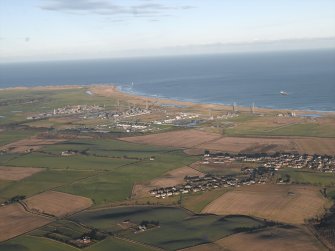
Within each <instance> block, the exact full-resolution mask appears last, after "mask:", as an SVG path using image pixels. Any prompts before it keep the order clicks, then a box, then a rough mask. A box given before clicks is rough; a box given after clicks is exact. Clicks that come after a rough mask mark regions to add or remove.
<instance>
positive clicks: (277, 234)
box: [182, 226, 327, 251]
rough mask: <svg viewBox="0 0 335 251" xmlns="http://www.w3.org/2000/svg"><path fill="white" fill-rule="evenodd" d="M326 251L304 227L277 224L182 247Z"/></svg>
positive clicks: (212, 250)
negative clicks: (197, 244)
mask: <svg viewBox="0 0 335 251" xmlns="http://www.w3.org/2000/svg"><path fill="white" fill-rule="evenodd" d="M207 250H208V251H220V250H230V251H239V250H251V251H267V250H273V251H282V250H304V251H305V250H306V251H322V250H323V251H326V250H327V249H325V247H324V246H322V244H320V243H319V242H318V240H317V239H316V238H315V237H314V236H313V235H312V234H311V233H310V232H308V230H306V229H304V227H293V226H276V227H271V228H266V229H264V230H263V229H261V230H256V231H253V232H250V233H239V234H235V235H232V236H228V237H225V238H222V239H220V240H218V241H216V242H214V243H211V244H204V245H200V246H196V247H191V248H186V249H182V251H207Z"/></svg>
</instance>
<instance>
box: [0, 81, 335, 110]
mask: <svg viewBox="0 0 335 251" xmlns="http://www.w3.org/2000/svg"><path fill="white" fill-rule="evenodd" d="M67 89H88V90H90V91H91V92H92V93H94V94H95V95H99V96H116V97H118V98H120V99H121V98H122V99H124V100H126V101H128V102H130V103H131V102H133V103H136V102H140V103H143V102H151V103H154V104H157V103H158V104H160V105H166V106H171V107H173V106H175V108H177V107H178V106H183V107H185V108H200V109H207V110H213V111H215V110H224V111H231V110H232V105H226V104H222V103H202V102H196V101H187V100H178V99H173V98H165V97H153V96H150V95H145V94H139V93H132V92H127V91H124V90H121V89H120V85H118V84H106V83H95V84H88V85H46V86H41V85H37V86H16V87H5V88H0V91H15V90H41V91H43V90H46V91H47V90H51V91H52V90H55V91H56V90H67ZM236 108H237V111H239V112H250V107H246V106H240V105H237V106H236ZM259 112H261V113H271V112H279V113H280V112H282V113H289V112H294V113H296V114H297V115H310V114H311V115H320V116H325V115H335V111H320V110H305V109H295V108H292V109H285V108H283V109H281V108H266V107H257V106H255V113H259Z"/></svg>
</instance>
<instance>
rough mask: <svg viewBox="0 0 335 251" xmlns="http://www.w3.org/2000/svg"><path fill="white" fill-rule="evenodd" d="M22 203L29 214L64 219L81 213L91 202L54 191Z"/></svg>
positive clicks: (35, 196)
mask: <svg viewBox="0 0 335 251" xmlns="http://www.w3.org/2000/svg"><path fill="white" fill-rule="evenodd" d="M24 202H25V204H26V205H27V207H28V208H29V210H30V211H31V212H39V213H43V214H47V215H52V216H56V217H64V216H66V215H70V214H73V213H75V212H78V211H82V210H84V209H86V208H88V207H90V206H91V205H92V201H91V200H90V199H88V198H84V197H80V196H75V195H71V194H66V193H61V192H55V191H47V192H44V193H40V194H37V195H34V196H32V197H30V198H28V199H26V200H24Z"/></svg>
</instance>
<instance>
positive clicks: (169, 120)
mask: <svg viewBox="0 0 335 251" xmlns="http://www.w3.org/2000/svg"><path fill="white" fill-rule="evenodd" d="M199 116H200V115H199V114H195V113H185V112H179V113H177V115H173V116H171V115H166V119H163V120H158V121H153V123H154V124H156V125H162V124H175V123H176V122H179V121H182V120H190V119H191V120H192V119H197V118H199Z"/></svg>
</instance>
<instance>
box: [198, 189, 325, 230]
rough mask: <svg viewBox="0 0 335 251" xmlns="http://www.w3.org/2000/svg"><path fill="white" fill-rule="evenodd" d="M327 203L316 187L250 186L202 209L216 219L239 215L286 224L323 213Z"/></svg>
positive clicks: (228, 194) (300, 221) (302, 221)
mask: <svg viewBox="0 0 335 251" xmlns="http://www.w3.org/2000/svg"><path fill="white" fill-rule="evenodd" d="M327 205H328V201H327V200H326V199H325V198H323V197H322V195H321V193H320V191H319V188H318V187H312V186H298V185H273V184H266V185H252V186H244V187H241V188H237V189H235V190H233V191H229V192H227V193H225V194H223V195H222V196H221V197H219V198H218V199H216V200H214V201H213V202H211V203H210V204H209V205H208V206H206V207H205V208H204V209H203V211H202V212H203V213H213V214H218V215H229V214H241V215H249V216H255V217H260V218H265V219H269V220H273V221H279V222H284V223H290V224H302V223H304V220H305V219H309V218H312V217H314V216H316V215H320V214H322V213H323V212H324V207H325V206H327Z"/></svg>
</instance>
